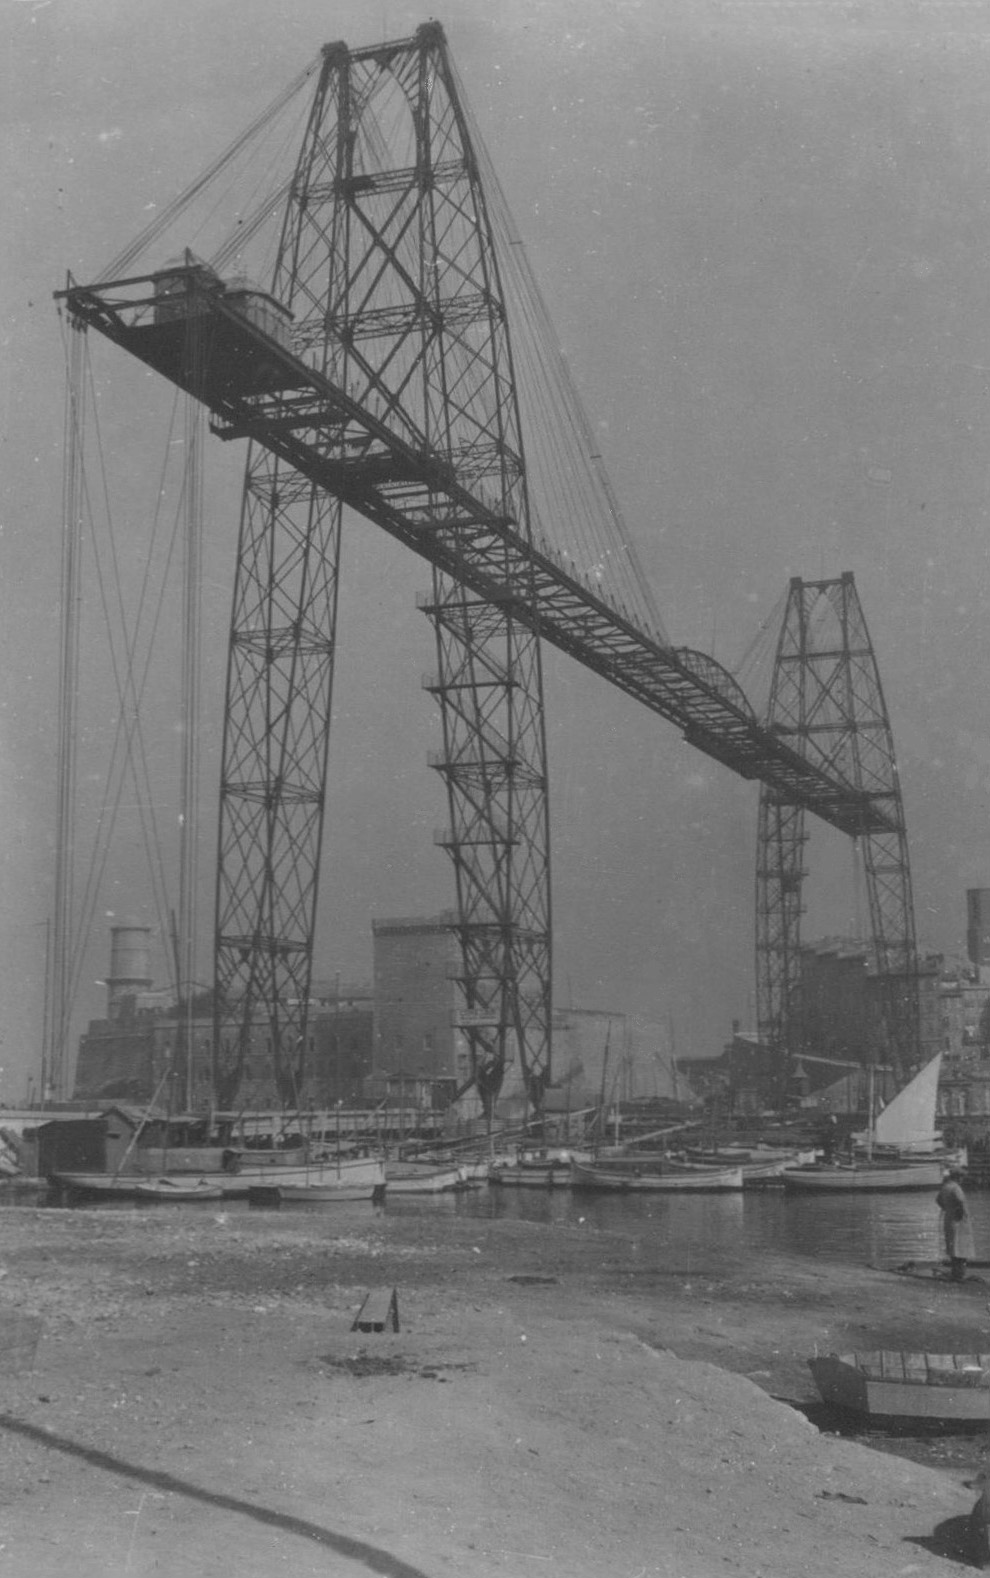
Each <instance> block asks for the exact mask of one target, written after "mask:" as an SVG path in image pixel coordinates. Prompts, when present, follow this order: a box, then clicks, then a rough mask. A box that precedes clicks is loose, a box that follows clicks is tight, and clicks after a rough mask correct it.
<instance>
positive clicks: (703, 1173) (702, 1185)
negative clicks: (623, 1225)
mask: <svg viewBox="0 0 990 1578" xmlns="http://www.w3.org/2000/svg"><path fill="white" fill-rule="evenodd" d="M742 1186H743V1174H742V1168H741V1167H710V1168H709V1167H694V1168H691V1169H689V1170H686V1171H684V1172H667V1173H660V1172H656V1173H649V1172H622V1171H619V1172H616V1171H613V1170H611V1169H609V1168H607V1167H599V1166H597V1165H594V1164H592V1163H590V1162H578V1161H572V1162H571V1187H572V1188H573V1189H588V1190H592V1189H594V1190H601V1191H612V1192H614V1193H621V1194H631V1193H650V1194H668V1193H670V1194H676V1193H681V1192H686V1191H694V1192H696V1193H699V1194H700V1193H709V1194H722V1193H728V1192H731V1191H735V1190H741V1189H742Z"/></svg>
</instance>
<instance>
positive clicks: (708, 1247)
mask: <svg viewBox="0 0 990 1578" xmlns="http://www.w3.org/2000/svg"><path fill="white" fill-rule="evenodd" d="M967 1197H968V1200H969V1208H970V1213H971V1215H972V1218H973V1232H974V1239H975V1243H976V1257H977V1259H978V1260H983V1261H987V1262H990V1190H970V1191H968V1195H967ZM18 1204H20V1205H29V1204H30V1205H35V1206H36V1205H38V1204H39V1201H38V1199H37V1197H36V1196H34V1197H26V1198H24V1199H22V1200H20V1201H18V1200H17V1199H15V1198H11V1199H10V1201H9V1205H10V1207H11V1208H14V1207H16V1206H17V1205H18ZM72 1209H73V1210H74V1211H77V1212H79V1213H80V1214H86V1213H90V1212H100V1213H102V1212H105V1211H115V1212H116V1211H125V1212H133V1211H139V1212H142V1213H143V1214H148V1213H150V1215H151V1216H152V1218H153V1219H159V1218H161V1217H162V1216H165V1217H169V1216H172V1215H173V1214H174V1213H176V1212H178V1211H185V1212H188V1213H190V1214H191V1215H193V1216H195V1214H196V1213H200V1212H202V1213H205V1214H207V1215H209V1214H211V1213H215V1212H216V1211H217V1210H218V1206H217V1204H216V1202H213V1203H206V1202H204V1203H202V1204H192V1205H181V1206H180V1205H178V1204H175V1205H159V1204H154V1205H143V1204H138V1203H136V1202H134V1201H106V1202H103V1201H101V1202H99V1203H93V1202H88V1203H86V1204H83V1205H78V1206H75V1207H73V1208H72ZM219 1209H221V1210H222V1211H223V1212H225V1213H233V1214H234V1215H239V1214H240V1213H242V1212H246V1211H249V1210H252V1208H251V1207H250V1206H249V1205H248V1204H247V1202H246V1201H243V1200H239V1201H225V1202H223V1205H222V1206H221V1207H219ZM379 1211H383V1212H384V1213H385V1214H386V1215H387V1216H389V1217H392V1216H402V1217H409V1216H412V1217H415V1216H419V1215H423V1216H426V1217H436V1216H438V1215H439V1216H443V1215H445V1214H450V1215H455V1216H457V1217H462V1218H468V1219H470V1218H477V1219H479V1220H488V1221H494V1220H498V1219H500V1218H504V1219H508V1220H513V1219H514V1220H517V1221H520V1222H529V1223H532V1224H533V1226H534V1227H539V1226H541V1225H543V1226H546V1227H548V1228H550V1229H552V1228H553V1227H555V1226H557V1225H561V1226H567V1227H570V1228H578V1229H586V1230H587V1231H588V1233H589V1237H591V1236H595V1237H597V1236H598V1235H601V1234H605V1235H608V1236H609V1237H611V1238H612V1239H613V1240H617V1241H619V1242H624V1243H625V1244H626V1246H627V1247H628V1248H629V1249H630V1250H632V1251H633V1253H642V1252H644V1251H645V1252H647V1253H649V1254H651V1255H652V1256H657V1257H662V1258H663V1259H664V1260H665V1261H666V1262H667V1263H668V1264H669V1265H671V1266H675V1265H676V1266H677V1267H679V1268H681V1269H683V1270H685V1271H687V1272H690V1273H692V1274H694V1275H713V1276H714V1275H717V1274H718V1273H719V1272H720V1271H722V1272H725V1271H728V1270H732V1269H736V1270H737V1269H739V1268H740V1267H743V1266H746V1265H752V1264H754V1263H757V1264H758V1263H759V1261H760V1259H761V1257H764V1256H768V1255H773V1254H784V1255H792V1256H795V1257H797V1258H799V1259H800V1258H805V1257H806V1258H807V1259H808V1260H814V1261H819V1262H821V1261H826V1262H828V1261H832V1262H836V1263H841V1264H844V1265H850V1266H855V1265H861V1266H862V1265H869V1266H876V1267H881V1268H889V1267H894V1266H898V1265H902V1264H903V1263H904V1262H906V1261H912V1260H913V1261H931V1260H938V1259H940V1258H941V1256H942V1239H941V1214H940V1212H939V1210H938V1207H937V1206H936V1204H935V1195H934V1191H928V1190H920V1191H910V1192H906V1193H896V1192H891V1193H889V1194H887V1193H875V1194H861V1195H856V1194H830V1195H816V1194H801V1195H792V1194H788V1193H786V1192H785V1191H784V1190H783V1189H780V1188H770V1189H755V1190H742V1191H738V1192H731V1193H725V1194H679V1195H677V1196H672V1195H660V1194H656V1195H651V1194H639V1195H637V1194H627V1195H614V1194H595V1193H593V1192H584V1191H572V1190H570V1189H514V1188H505V1187H481V1188H478V1189H470V1190H468V1191H466V1192H463V1193H449V1194H434V1195H407V1196H402V1197H399V1196H396V1197H394V1198H392V1199H386V1201H385V1204H384V1206H373V1205H372V1204H371V1203H370V1202H364V1201H360V1202H350V1203H341V1204H330V1205H328V1204H314V1205H312V1206H306V1205H302V1206H298V1207H296V1206H292V1207H283V1208H282V1211H281V1212H279V1213H278V1214H279V1215H280V1216H281V1217H283V1218H284V1217H285V1216H286V1215H287V1214H289V1213H291V1214H292V1215H293V1216H298V1215H303V1216H305V1217H307V1218H309V1219H310V1220H311V1219H312V1214H313V1213H314V1212H318V1213H320V1214H321V1215H323V1216H324V1217H325V1219H326V1221H327V1224H328V1226H329V1227H330V1228H331V1230H332V1229H333V1227H334V1225H335V1224H342V1223H343V1222H344V1221H345V1220H346V1222H347V1223H348V1225H349V1227H352V1226H353V1225H354V1223H355V1222H356V1221H358V1220H360V1218H361V1217H362V1215H365V1214H368V1213H377V1212H379Z"/></svg>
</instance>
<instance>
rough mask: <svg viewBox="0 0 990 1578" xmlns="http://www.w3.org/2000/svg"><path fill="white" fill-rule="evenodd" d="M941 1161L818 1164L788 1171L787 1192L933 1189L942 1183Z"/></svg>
mask: <svg viewBox="0 0 990 1578" xmlns="http://www.w3.org/2000/svg"><path fill="white" fill-rule="evenodd" d="M943 1172H944V1168H943V1165H942V1163H941V1161H931V1162H930V1161H916V1162H903V1161H901V1162H847V1163H843V1162H815V1163H813V1164H812V1165H811V1166H810V1167H785V1168H784V1171H783V1173H782V1174H781V1177H782V1178H783V1180H784V1189H785V1190H787V1191H790V1192H791V1193H794V1194H837V1193H852V1192H855V1191H861V1190H863V1191H870V1192H873V1191H877V1190H884V1189H887V1190H889V1189H931V1190H935V1189H937V1188H938V1186H939V1184H940V1183H941V1182H942V1174H943Z"/></svg>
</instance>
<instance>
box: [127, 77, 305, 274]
mask: <svg viewBox="0 0 990 1578" xmlns="http://www.w3.org/2000/svg"><path fill="white" fill-rule="evenodd" d="M320 64H321V62H320V58H319V57H317V58H316V59H315V60H313V61H311V62H310V63H309V65H308V66H306V67H305V68H304V69H303V70H302V71H301V72H300V73H299V74H298V76H296V77H294V78H293V79H292V81H291V82H290V83H289V84H288V85H287V86H286V87H285V88H284V89H283V90H282V92H281V93H279V94H278V95H277V97H276V98H275V99H274V100H273V101H272V103H271V104H269V105H268V106H267V108H266V109H264V110H262V112H261V114H260V115H258V116H256V118H255V119H254V120H253V121H252V122H251V124H250V125H249V126H247V127H246V128H245V129H244V131H243V132H241V133H240V134H239V135H238V136H237V137H235V138H234V140H233V142H232V143H231V144H230V145H229V147H227V148H225V149H224V151H223V153H221V154H220V155H219V157H218V158H216V159H215V160H213V162H212V163H211V164H209V165H207V167H206V169H205V170H203V171H202V173H201V174H200V175H199V176H197V178H196V180H195V181H193V182H191V183H190V185H189V186H187V187H185V188H184V189H183V190H182V191H181V192H180V193H179V194H178V196H176V197H175V198H173V200H172V201H171V202H170V203H168V204H167V205H166V207H165V208H164V209H163V210H162V212H161V213H160V214H158V215H156V216H155V218H154V219H153V220H151V222H150V223H149V224H148V225H146V226H145V228H144V229H143V230H142V231H141V232H140V233H139V234H138V235H137V236H136V237H135V238H134V240H133V241H132V242H131V244H130V245H129V246H127V247H125V248H124V250H123V251H122V252H118V254H117V256H116V257H115V258H113V259H112V261H111V262H110V263H108V264H107V266H106V268H104V269H103V270H102V271H101V272H100V274H99V276H98V278H99V280H100V281H105V280H114V279H120V278H121V277H122V275H124V274H127V273H129V272H130V270H131V269H132V268H133V267H134V265H135V264H136V262H137V260H138V259H139V258H140V257H142V256H144V255H146V254H147V253H148V252H149V251H150V250H151V248H152V247H153V246H154V245H155V244H156V243H157V242H158V241H159V239H160V238H161V237H162V236H163V235H164V234H165V232H166V231H167V230H168V229H169V228H170V227H171V226H174V224H175V222H176V220H177V219H179V218H181V217H182V215H183V214H184V213H186V211H187V210H188V209H189V208H190V207H191V205H192V204H193V203H194V202H195V200H196V199H197V197H199V196H200V195H201V194H202V193H203V192H204V191H206V190H207V188H209V187H210V186H212V185H213V183H214V182H215V181H219V180H220V179H221V178H222V179H223V180H225V181H229V175H230V168H231V165H232V164H233V163H234V162H235V160H236V159H238V158H239V156H240V155H241V154H243V153H245V152H246V151H247V150H248V149H249V148H250V147H251V146H252V144H253V143H254V141H255V139H256V138H258V137H259V136H261V135H262V134H263V133H265V132H267V131H268V129H269V127H270V126H271V125H272V123H273V122H274V121H275V120H277V118H278V117H279V116H280V115H281V114H282V113H283V111H284V110H285V109H286V108H287V107H288V106H289V105H291V104H292V103H293V101H294V100H295V99H296V98H297V97H298V95H300V94H301V93H302V90H303V88H305V86H306V84H307V83H308V82H310V81H311V80H312V78H313V76H314V74H315V73H316V72H318V71H319V69H320Z"/></svg>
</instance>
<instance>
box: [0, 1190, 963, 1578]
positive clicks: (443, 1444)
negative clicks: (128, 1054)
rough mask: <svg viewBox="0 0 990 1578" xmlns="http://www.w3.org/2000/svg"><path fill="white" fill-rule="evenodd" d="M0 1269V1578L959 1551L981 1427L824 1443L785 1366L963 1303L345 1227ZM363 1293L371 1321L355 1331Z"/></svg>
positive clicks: (186, 1237)
mask: <svg viewBox="0 0 990 1578" xmlns="http://www.w3.org/2000/svg"><path fill="white" fill-rule="evenodd" d="M0 1271H2V1275H0V1315H9V1314H11V1313H27V1314H35V1315H39V1316H41V1318H42V1321H43V1335H42V1338H41V1341H40V1343H39V1346H38V1350H37V1356H36V1364H35V1368H34V1369H33V1370H31V1371H29V1372H22V1373H19V1374H14V1375H7V1376H4V1377H3V1378H2V1384H3V1391H4V1396H3V1403H2V1413H0V1425H2V1431H0V1454H2V1456H0V1465H2V1467H0V1497H2V1518H0V1561H2V1563H3V1571H5V1572H9V1573H11V1574H12V1575H17V1578H19V1575H20V1574H22V1573H23V1574H31V1575H33V1578H49V1575H50V1578H63V1575H67V1574H70V1573H71V1574H72V1575H73V1578H116V1575H127V1578H139V1575H144V1574H149V1575H150V1574H156V1575H159V1578H200V1575H202V1578H208V1575H209V1578H212V1575H214V1574H216V1575H218V1578H219V1575H220V1574H234V1573H236V1574H237V1575H238V1578H255V1575H257V1578H261V1575H265V1578H271V1575H272V1574H273V1573H280V1572H286V1573H292V1574H295V1575H304V1574H332V1575H334V1578H338V1575H339V1578H351V1575H355V1578H356V1575H358V1574H368V1573H374V1574H385V1575H389V1578H440V1575H444V1574H451V1575H453V1574H456V1575H458V1578H473V1575H475V1574H477V1575H481V1578H484V1575H488V1574H494V1573H499V1574H513V1575H515V1574H553V1573H560V1574H567V1575H568V1578H603V1575H605V1574H608V1575H609V1578H613V1575H615V1578H626V1575H627V1578H648V1575H662V1578H709V1575H717V1574H725V1573H733V1572H734V1573H738V1574H745V1575H746V1578H804V1575H808V1578H815V1575H819V1574H821V1575H822V1578H824V1575H826V1574H827V1575H829V1578H864V1575H865V1574H867V1573H869V1574H877V1575H881V1578H886V1575H891V1578H893V1575H895V1574H896V1575H906V1574H934V1573H947V1572H950V1571H952V1570H955V1571H959V1570H960V1567H959V1563H960V1562H961V1561H963V1560H964V1549H963V1547H962V1545H961V1544H960V1543H959V1542H960V1538H961V1534H962V1528H963V1523H964V1520H965V1517H966V1515H967V1514H968V1512H969V1510H970V1509H971V1507H972V1505H973V1502H974V1500H975V1497H976V1491H975V1489H974V1488H973V1480H974V1477H975V1476H976V1474H977V1473H978V1472H979V1471H980V1469H981V1468H982V1463H983V1452H984V1442H983V1439H982V1438H979V1439H973V1438H962V1439H960V1438H957V1437H953V1438H947V1439H944V1440H937V1441H934V1442H932V1441H910V1440H902V1441H895V1442H893V1443H891V1442H890V1441H882V1442H880V1443H879V1444H881V1445H882V1446H883V1447H884V1448H885V1449H884V1450H882V1451H878V1450H875V1445H876V1443H874V1445H865V1444H863V1441H862V1440H854V1439H846V1438H843V1437H842V1436H840V1435H837V1434H834V1433H823V1432H822V1431H821V1430H820V1429H819V1428H817V1425H816V1423H813V1422H812V1420H813V1419H817V1424H821V1423H822V1422H823V1421H822V1419H821V1417H820V1410H819V1411H817V1414H816V1409H815V1406H814V1391H813V1387H812V1385H811V1381H810V1376H809V1375H808V1371H807V1365H806V1360H807V1358H808V1356H809V1354H811V1353H813V1352H815V1351H816V1349H818V1350H825V1351H829V1350H832V1349H837V1350H842V1349H844V1348H849V1347H855V1346H857V1345H859V1346H861V1347H865V1346H876V1345H878V1343H879V1342H880V1341H883V1342H884V1343H886V1344H887V1345H891V1346H893V1345H897V1344H903V1345H905V1346H907V1345H912V1346H919V1347H927V1348H928V1349H930V1350H938V1349H948V1348H956V1349H979V1348H986V1347H988V1346H990V1342H988V1339H987V1337H986V1324H987V1302H986V1301H987V1294H988V1292H990V1289H988V1288H987V1287H986V1286H985V1285H983V1284H982V1283H979V1282H977V1281H973V1282H971V1283H969V1284H967V1285H966V1286H964V1287H963V1288H961V1289H960V1288H954V1287H951V1286H947V1285H942V1284H934V1283H928V1282H923V1281H911V1280H908V1279H905V1278H900V1277H896V1276H893V1275H891V1274H889V1273H886V1272H882V1271H876V1270H870V1269H868V1268H862V1269H857V1268H852V1269H849V1270H845V1271H841V1270H837V1269H836V1268H834V1267H822V1268H821V1269H819V1268H817V1267H816V1266H815V1264H814V1263H813V1262H808V1261H797V1260H794V1259H788V1258H786V1257H781V1258H780V1259H779V1260H775V1261H774V1262H772V1263H770V1264H765V1265H761V1266H760V1267H759V1268H758V1270H757V1268H750V1270H749V1271H748V1272H747V1273H746V1274H745V1275H743V1274H738V1273H732V1274H730V1275H727V1276H726V1277H725V1278H724V1279H719V1278H712V1277H707V1278H697V1277H692V1276H690V1275H689V1274H687V1273H686V1272H685V1271H684V1270H683V1269H681V1270H678V1268H676V1267H670V1266H667V1265H665V1264H664V1257H663V1246H662V1245H661V1244H656V1245H652V1246H649V1245H644V1244H643V1243H639V1242H636V1243H632V1242H629V1241H627V1240H625V1239H622V1238H621V1237H619V1236H618V1235H610V1234H608V1233H594V1232H593V1230H592V1229H590V1228H585V1227H574V1228H569V1227H560V1226H555V1227H553V1228H545V1227H539V1226H536V1225H534V1224H529V1223H525V1222H518V1221H507V1220H501V1221H494V1222H488V1221H477V1220H471V1219H468V1218H464V1217H457V1216H453V1215H446V1214H444V1215H432V1214H431V1213H430V1212H428V1211H426V1212H410V1213H403V1212H394V1211H387V1212H385V1213H376V1212H373V1211H372V1210H371V1208H369V1207H363V1206H346V1207H337V1208H335V1210H334V1211H333V1212H332V1213H327V1212H324V1213H322V1214H317V1215H314V1214H312V1213H311V1212H309V1211H306V1212H303V1213H301V1214H300V1213H290V1212H287V1211H283V1212H282V1213H271V1214H270V1213H260V1212H251V1213H248V1212H240V1213H237V1212H234V1211H223V1210H219V1209H217V1208H215V1207H199V1208H196V1209H194V1210H190V1209H183V1208H175V1207H161V1208H158V1209H157V1210H152V1211H144V1212H123V1211H122V1212H106V1211H104V1212H97V1211H91V1212H65V1211H44V1210H33V1209H19V1210H9V1211H5V1212H3V1213H2V1215H0ZM375 1286H387V1287H395V1288H396V1290H397V1298H398V1308H399V1317H400V1329H399V1331H398V1332H397V1333H396V1332H391V1331H388V1332H382V1333H372V1334H368V1335H363V1334H358V1333H353V1332H352V1331H351V1324H352V1321H353V1318H354V1315H355V1313H356V1311H357V1309H358V1307H359V1306H360V1304H361V1301H362V1298H363V1296H364V1293H365V1292H366V1291H367V1290H368V1289H369V1288H371V1287H375ZM785 1399H786V1401H785ZM805 1408H806V1409H807V1413H806V1412H805V1411H804V1409H805ZM809 1415H810V1416H811V1417H810V1418H809ZM825 1422H826V1423H828V1421H825ZM892 1448H893V1449H892Z"/></svg>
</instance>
